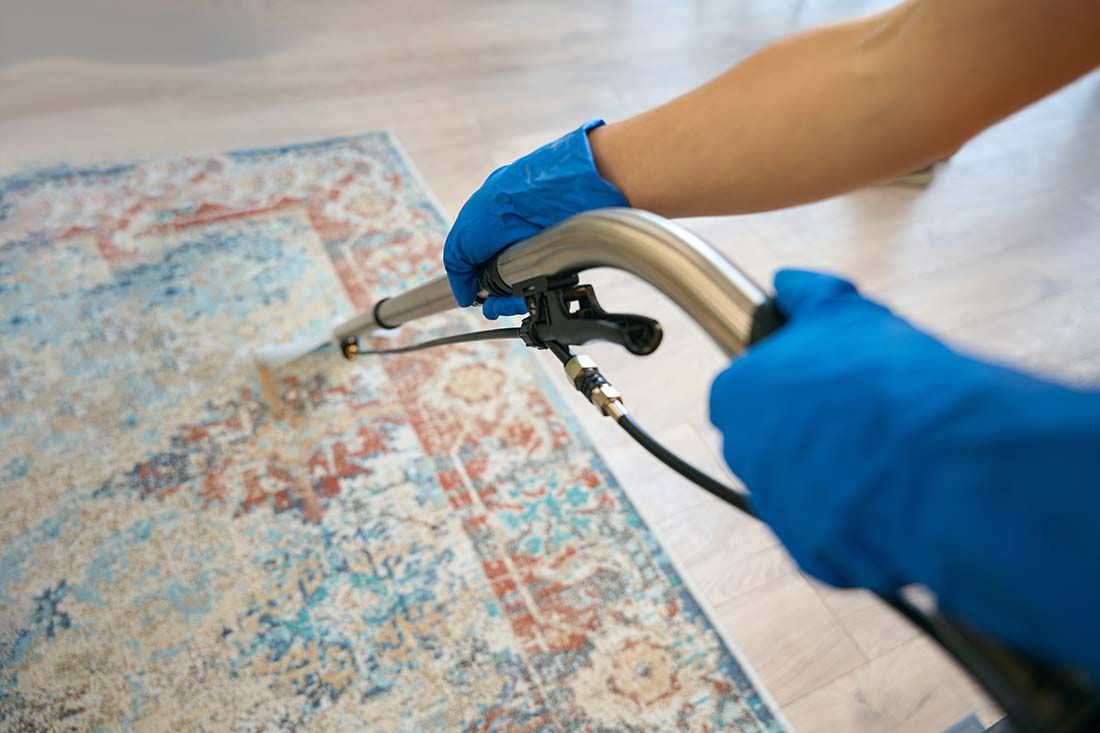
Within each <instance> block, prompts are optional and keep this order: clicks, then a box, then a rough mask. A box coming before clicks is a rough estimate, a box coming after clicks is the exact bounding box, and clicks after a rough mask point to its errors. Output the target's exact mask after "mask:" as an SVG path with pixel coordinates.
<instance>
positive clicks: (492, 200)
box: [443, 120, 628, 320]
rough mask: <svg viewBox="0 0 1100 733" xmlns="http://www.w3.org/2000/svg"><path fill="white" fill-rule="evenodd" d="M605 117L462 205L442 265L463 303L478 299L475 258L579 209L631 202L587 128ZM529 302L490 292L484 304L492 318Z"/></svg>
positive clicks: (504, 171) (528, 158) (495, 178)
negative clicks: (602, 164)
mask: <svg viewBox="0 0 1100 733" xmlns="http://www.w3.org/2000/svg"><path fill="white" fill-rule="evenodd" d="M602 124H603V120H591V121H589V122H586V123H584V124H583V125H581V126H580V127H578V128H577V129H576V130H573V131H572V132H570V133H568V134H567V135H565V136H564V137H561V138H559V139H557V140H555V141H554V142H552V143H549V144H547V145H543V146H542V147H541V148H539V149H538V150H536V151H534V152H533V153H529V154H527V155H525V156H523V157H522V158H520V159H519V160H517V161H516V162H514V163H512V164H510V165H506V166H504V167H502V168H498V169H496V170H495V171H493V173H492V174H491V175H490V176H489V178H488V179H486V181H485V183H483V184H482V185H481V188H479V189H478V190H477V191H475V192H474V195H473V196H471V197H470V200H469V201H467V202H466V203H465V204H464V205H463V207H462V210H461V211H459V212H458V218H457V219H455V223H454V226H453V227H451V231H450V232H449V233H448V234H447V242H446V244H445V245H444V247H443V266H444V267H446V268H447V277H448V278H449V279H450V282H451V292H453V293H454V296H455V300H457V301H458V304H459V305H461V306H467V305H472V304H473V302H474V297H475V296H476V295H477V281H476V279H475V273H476V272H477V266H478V265H480V264H481V263H482V262H485V261H486V260H488V259H489V258H490V257H492V256H493V255H494V254H496V253H497V252H499V251H500V250H502V249H504V248H505V247H507V246H508V245H510V244H514V243H515V242H518V241H520V240H521V239H527V238H528V237H530V236H532V235H534V234H538V233H539V232H540V231H542V230H543V229H545V228H546V227H548V226H552V225H554V224H557V223H558V222H559V221H562V220H564V219H568V218H569V217H570V216H572V215H573V214H579V213H580V212H582V211H588V210H590V209H602V208H606V207H609V206H627V205H628V204H627V201H626V197H625V196H623V194H622V193H621V192H620V191H619V189H617V188H615V186H613V185H612V184H610V183H608V182H607V181H605V180H604V179H603V178H601V177H600V174H599V172H597V170H596V163H595V162H594V161H593V160H592V148H591V147H589V145H588V131H589V130H591V129H593V128H596V127H599V126H600V125H602ZM526 310H527V309H526V308H525V307H524V305H523V300H522V299H520V298H515V297H506V298H498V297H490V298H489V299H488V300H487V301H486V302H485V304H484V305H483V306H482V313H483V314H484V315H485V317H486V318H489V319H494V320H495V319H496V317H497V316H502V315H515V314H517V313H525V312H526Z"/></svg>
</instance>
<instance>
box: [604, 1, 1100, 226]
mask: <svg viewBox="0 0 1100 733" xmlns="http://www.w3.org/2000/svg"><path fill="white" fill-rule="evenodd" d="M1098 33H1100V2H1096V1H1095V0H1075V1H1069V0H1064V1H1061V2H1058V3H1049V2H1047V1H1046V0H1033V1H1032V2H1013V3H1005V2H1003V0H968V2H965V3H959V2H955V1H954V0H910V1H909V2H906V3H903V4H902V5H899V6H898V7H896V8H894V9H893V10H891V11H889V12H886V13H883V14H879V15H876V16H871V17H868V18H862V19H859V20H855V21H852V22H848V23H844V24H840V25H834V26H829V27H825V28H821V29H816V30H813V31H809V32H806V33H802V34H799V35H796V36H793V37H790V38H788V39H785V40H783V41H780V42H778V43H776V44H773V45H771V46H769V47H767V48H765V49H763V50H762V51H760V52H758V53H756V54H755V55H753V56H751V57H749V58H748V59H746V60H745V61H744V62H742V63H741V64H738V65H737V66H735V67H734V68H732V69H730V70H729V71H728V72H726V73H725V74H723V75H722V76H720V77H718V78H717V79H715V80H713V81H711V82H709V83H707V84H705V85H704V86H702V87H699V88H698V89H695V90H693V91H691V92H689V93H688V94H685V95H684V96H682V97H679V98H677V99H675V100H673V101H671V102H669V103H667V104H665V105H663V106H661V107H658V108H656V109H653V110H650V111H649V112H645V113H643V114H641V115H638V116H637V117H633V118H631V119H628V120H625V121H622V122H618V123H615V124H612V125H609V126H607V127H603V128H599V129H597V130H593V131H592V133H590V136H589V137H590V140H591V143H592V148H593V153H594V155H595V158H596V162H597V165H598V166H599V169H600V172H601V174H603V175H604V177H605V178H607V179H608V180H610V181H611V182H613V183H615V184H616V185H617V186H618V187H619V188H620V189H621V190H622V191H623V192H624V194H625V195H626V197H627V199H628V200H629V201H630V203H631V205H633V206H635V207H639V208H644V209H649V210H651V211H656V212H658V213H661V214H664V215H666V216H694V215H709V214H735V213H746V212H751V211H761V210H768V209H776V208H782V207H785V206H792V205H795V204H800V203H805V202H809V201H814V200H818V199H822V198H827V197H829V196H833V195H836V194H839V193H843V192H845V191H849V190H852V189H854V188H858V187H861V186H864V185H868V184H870V183H874V182H877V181H880V180H883V179H886V178H890V177H892V176H896V175H901V174H904V173H907V172H910V171H912V170H915V169H917V168H920V167H923V166H925V165H927V164H929V163H932V162H935V161H936V160H939V159H941V158H943V157H946V156H947V155H950V154H951V153H952V152H953V151H954V150H956V149H957V148H958V147H959V146H960V145H962V144H963V143H964V142H965V141H966V140H967V139H969V138H970V137H972V136H973V135H975V134H977V133H978V132H980V131H981V130H983V129H985V128H986V127H988V126H989V125H991V124H993V123H995V122H997V121H998V120H1000V119H1002V118H1003V117H1005V116H1007V115H1009V114H1011V113H1012V112H1014V111H1016V110H1017V109H1019V108H1021V107H1023V106H1025V105H1027V104H1029V103H1031V102H1033V101H1035V100H1036V99H1039V98H1041V97H1042V96H1044V95H1046V94H1049V93H1050V92H1052V91H1054V90H1055V89H1058V88H1059V87H1061V86H1063V85H1064V84H1067V83H1069V82H1070V81H1072V80H1073V79H1075V78H1077V77H1079V76H1081V75H1082V74H1084V73H1087V72H1088V71H1089V70H1090V69H1092V68H1094V67H1095V66H1096V65H1097V64H1100V41H1097V38H1098V37H1100V36H1098V35H1097V34H1098Z"/></svg>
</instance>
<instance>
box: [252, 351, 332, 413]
mask: <svg viewBox="0 0 1100 733" xmlns="http://www.w3.org/2000/svg"><path fill="white" fill-rule="evenodd" d="M335 346H336V342H335V340H334V339H333V336H332V332H331V331H329V332H327V333H325V334H324V335H323V336H319V335H318V334H316V333H313V334H305V335H303V336H299V337H298V338H296V339H294V340H292V341H286V342H283V343H281V344H269V345H267V346H261V347H260V348H258V349H256V354H255V361H256V373H257V375H258V376H259V378H260V390H261V392H262V394H263V397H264V400H265V401H266V402H267V403H268V404H269V405H271V406H272V407H273V408H274V409H275V414H276V415H280V414H282V407H283V401H282V395H281V392H280V390H279V383H278V380H277V378H276V375H275V370H277V369H278V368H279V367H282V366H284V365H286V364H289V363H290V362H292V361H297V360H298V359H301V358H303V357H305V356H308V355H310V354H313V353H317V352H321V351H325V350H326V349H327V348H329V347H333V348H335Z"/></svg>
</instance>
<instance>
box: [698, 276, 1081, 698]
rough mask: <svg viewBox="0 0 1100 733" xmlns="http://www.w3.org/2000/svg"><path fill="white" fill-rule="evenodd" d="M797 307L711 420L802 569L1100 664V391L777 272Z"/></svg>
mask: <svg viewBox="0 0 1100 733" xmlns="http://www.w3.org/2000/svg"><path fill="white" fill-rule="evenodd" d="M775 290H776V297H777V301H778V305H779V308H780V310H782V311H783V312H784V313H785V314H786V315H787V316H788V318H789V321H788V323H787V324H786V325H785V326H784V327H783V328H782V329H780V330H779V331H778V332H777V333H775V334H773V335H772V336H770V337H768V338H767V339H765V340H764V341H763V342H761V343H760V344H758V345H757V346H755V347H754V348H752V349H751V350H750V351H749V352H748V353H747V354H746V355H744V356H743V357H742V358H739V359H737V360H735V361H734V362H733V363H732V365H731V366H730V367H729V368H727V369H726V370H725V371H724V372H722V373H721V374H720V375H719V376H718V377H717V378H716V379H715V381H714V384H713V387H712V391H711V400H710V415H711V421H712V422H713V423H714V424H715V426H716V427H718V429H719V430H721V432H722V434H723V436H724V451H723V452H724V454H725V458H726V461H727V462H728V463H729V465H730V468H732V469H733V471H734V472H735V473H736V474H737V475H738V476H740V477H741V479H742V480H743V481H744V482H745V485H746V486H747V487H748V489H749V490H750V491H751V492H752V505H753V507H754V509H755V510H756V512H757V513H758V515H759V516H760V517H761V518H762V519H763V520H764V521H765V522H767V523H768V524H769V525H771V527H772V528H773V529H774V530H775V532H776V533H777V534H778V535H779V537H780V539H781V540H782V541H783V543H784V544H785V545H786V546H787V548H788V549H789V550H790V552H791V554H792V555H793V556H794V557H795V559H796V560H797V561H798V563H799V564H800V565H801V566H802V567H803V569H804V570H806V571H807V572H809V573H810V574H812V575H815V576H817V577H818V578H820V579H821V580H824V581H825V582H827V583H831V584H833V585H840V586H863V587H868V588H872V589H875V590H877V591H880V592H888V591H891V590H894V589H896V588H897V587H899V586H900V585H903V584H907V583H911V582H918V583H923V584H925V585H927V586H928V587H930V588H931V589H932V590H933V591H935V592H936V593H937V595H938V599H939V603H940V605H941V607H942V608H944V609H945V611H947V612H949V613H952V614H954V615H956V616H958V617H960V618H963V619H966V620H968V621H970V622H971V623H972V624H974V625H975V626H977V627H978V628H982V629H985V630H986V631H988V632H989V633H992V634H993V635H995V636H997V637H999V638H1001V639H1003V640H1005V641H1007V642H1009V643H1011V644H1015V645H1017V646H1019V647H1022V648H1025V649H1029V650H1031V651H1032V652H1033V653H1036V654H1039V655H1042V656H1045V657H1047V658H1050V659H1055V660H1061V661H1063V662H1065V661H1069V662H1075V663H1077V664H1079V665H1082V666H1085V667H1086V668H1088V669H1090V670H1091V671H1092V672H1093V673H1094V674H1096V675H1098V677H1097V678H1100V623H1097V622H1096V618H1097V617H1096V609H1097V608H1100V584H1098V583H1097V582H1096V579H1097V578H1100V541H1098V539H1097V537H1098V536H1100V534H1098V533H1100V529H1098V528H1100V393H1091V392H1084V391H1078V390H1074V389H1070V388H1067V387H1064V386H1060V385H1056V384H1052V383H1049V382H1045V381H1042V380H1039V379H1035V378H1032V377H1029V376H1025V375H1023V374H1019V373H1016V372H1013V371H1010V370H1008V369H1004V368H1001V367H997V366H993V365H990V364H986V363H982V362H979V361H976V360H974V359H971V358H968V357H966V356H963V355H961V354H958V353H957V352H955V351H953V350H951V349H949V348H947V347H946V346H944V345H943V344H942V343H940V342H939V341H937V340H936V339H934V338H932V337H931V336H929V335H927V334H925V333H923V332H921V331H919V330H917V329H916V328H914V327H913V326H911V325H910V324H908V323H906V322H905V321H904V320H902V319H900V318H898V317H897V316H895V315H894V314H892V313H891V312H890V311H889V310H887V309H886V308H884V307H882V306H881V305H878V304H876V303H873V302H871V301H868V300H866V299H864V298H863V297H861V296H860V295H859V293H857V292H856V289H855V288H854V287H853V286H852V285H851V284H850V283H848V282H846V281H843V280H838V279H836V278H833V277H829V276H826V275H819V274H814V273H809V272H799V271H781V272H779V273H778V274H777V275H776V277H775Z"/></svg>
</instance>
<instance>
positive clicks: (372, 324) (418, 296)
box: [335, 209, 769, 356]
mask: <svg viewBox="0 0 1100 733" xmlns="http://www.w3.org/2000/svg"><path fill="white" fill-rule="evenodd" d="M595 267H613V268H616V269H619V270H625V271H627V272H630V273H632V274H634V275H637V276H638V277H640V278H642V279H643V280H646V281H647V282H649V283H651V284H652V285H654V286H655V287H656V288H657V289H658V290H660V291H661V292H662V293H664V294H665V295H667V296H668V297H669V298H671V299H672V300H673V301H674V302H675V303H676V304H677V305H679V306H680V307H681V308H682V309H683V310H684V311H685V312H687V314H688V315H690V316H691V317H692V318H693V319H695V321H696V322H698V323H699V325H700V326H702V327H703V330H705V331H706V332H707V334H709V335H710V337H711V338H712V339H713V340H714V341H715V343H717V344H718V345H719V346H720V347H721V348H722V349H723V350H724V351H725V352H726V354H728V355H730V356H732V355H734V354H738V353H740V352H741V351H743V350H744V349H745V347H746V346H747V345H748V344H749V343H750V342H751V340H752V333H753V322H754V319H755V317H756V314H757V311H758V310H759V309H760V308H761V307H762V306H764V305H766V304H767V303H768V300H769V298H768V294H767V293H766V292H764V290H763V289H761V288H760V286H758V285H757V284H756V283H754V282H753V281H752V280H751V279H750V278H749V277H748V276H747V275H745V274H744V273H743V272H741V271H740V270H739V269H737V267H735V266H734V265H733V264H732V263H731V262H729V261H728V260H727V259H725V258H724V257H722V256H721V255H720V254H718V253H717V252H716V251H715V250H714V249H713V248H712V247H711V246H710V245H708V244H707V243H706V242H704V241H703V240H702V239H700V238H699V237H698V236H696V235H695V234H693V233H691V232H689V231H688V230H687V229H685V228H683V227H681V226H680V225H678V224H674V223H673V222H671V221H668V220H667V219H664V218H662V217H659V216H656V215H655V214H650V213H648V212H644V211H638V210H636V209H600V210H596V211H588V212H585V213H582V214H578V215H576V216H574V217H572V218H570V219H567V220H565V221H563V222H561V223H560V224H557V225H555V226H553V227H550V228H548V229H546V230H545V231H543V232H540V233H539V234H537V235H535V236H534V237H531V238H530V239H527V240H525V241H523V242H520V243H518V244H516V245H513V246H512V247H509V248H508V249H506V250H505V251H504V252H503V253H501V255H500V257H498V258H497V263H496V268H497V273H498V274H499V276H500V278H501V279H503V280H504V282H506V283H508V284H509V285H514V284H516V283H520V282H523V281H524V280H528V279H530V278H534V277H539V276H541V275H555V274H573V273H578V272H581V271H583V270H588V269H592V268H595ZM455 307H457V306H456V305H455V301H454V299H453V297H452V296H451V290H450V287H449V286H448V284H447V280H446V278H439V279H437V280H433V281H431V282H428V283H425V284H424V285H421V286H420V287H418V288H414V289H413V290H410V291H408V292H406V293H403V294H401V295H398V296H395V297H393V298H389V299H387V300H385V301H382V302H381V303H380V304H379V305H378V307H377V314H374V313H373V312H368V313H364V314H362V315H360V316H357V317H356V318H353V319H352V320H351V321H349V322H347V323H345V324H343V325H342V326H340V327H339V328H337V329H336V334H335V335H336V337H337V339H338V340H339V339H341V338H343V337H345V336H349V335H362V334H363V333H364V332H366V331H371V330H374V328H376V327H379V326H380V325H381V324H386V325H387V326H390V327H392V326H399V325H401V324H404V323H408V322H409V321H412V320H415V319H417V318H423V317H424V316H429V315H433V314H435V313H440V312H443V311H446V310H450V309H451V308H455ZM376 319H377V321H376ZM378 321H380V322H381V323H378Z"/></svg>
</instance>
